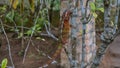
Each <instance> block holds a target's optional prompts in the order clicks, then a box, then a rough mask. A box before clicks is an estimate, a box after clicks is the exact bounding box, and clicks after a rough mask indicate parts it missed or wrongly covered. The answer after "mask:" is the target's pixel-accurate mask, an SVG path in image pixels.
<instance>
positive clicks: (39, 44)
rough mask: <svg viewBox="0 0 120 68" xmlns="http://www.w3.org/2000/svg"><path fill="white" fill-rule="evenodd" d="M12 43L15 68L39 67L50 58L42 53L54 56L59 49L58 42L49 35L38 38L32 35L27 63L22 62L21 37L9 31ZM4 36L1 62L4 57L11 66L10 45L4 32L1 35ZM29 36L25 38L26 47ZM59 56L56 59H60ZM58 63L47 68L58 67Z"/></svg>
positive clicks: (0, 50)
mask: <svg viewBox="0 0 120 68" xmlns="http://www.w3.org/2000/svg"><path fill="white" fill-rule="evenodd" d="M7 35H8V37H9V41H10V45H11V52H12V57H13V61H14V64H15V68H38V67H40V66H42V65H43V64H46V62H47V61H48V60H50V59H48V57H47V56H44V55H42V54H43V53H45V54H46V55H49V56H51V57H52V55H53V54H54V53H55V51H56V49H57V47H58V46H57V42H56V41H55V40H53V39H51V38H49V37H41V38H42V39H43V40H42V39H36V37H32V42H33V43H31V44H30V46H29V49H28V52H27V55H26V59H25V63H24V64H23V63H22V60H23V53H22V52H21V50H22V44H21V39H16V38H12V35H13V33H7ZM0 38H2V46H1V48H0V62H1V61H2V60H3V59H4V58H7V59H8V62H9V63H8V66H11V62H10V59H9V55H8V47H7V41H6V38H5V36H4V35H3V34H2V35H1V36H0ZM28 40H29V38H25V39H24V46H25V48H26V46H27V43H28ZM58 60H59V58H57V59H56V61H58ZM58 62H59V61H58ZM57 66H58V64H52V65H49V66H48V67H47V68H58V67H57Z"/></svg>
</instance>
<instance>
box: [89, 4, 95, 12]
mask: <svg viewBox="0 0 120 68" xmlns="http://www.w3.org/2000/svg"><path fill="white" fill-rule="evenodd" d="M90 8H91V10H92V12H94V11H95V10H96V7H95V4H94V2H90Z"/></svg>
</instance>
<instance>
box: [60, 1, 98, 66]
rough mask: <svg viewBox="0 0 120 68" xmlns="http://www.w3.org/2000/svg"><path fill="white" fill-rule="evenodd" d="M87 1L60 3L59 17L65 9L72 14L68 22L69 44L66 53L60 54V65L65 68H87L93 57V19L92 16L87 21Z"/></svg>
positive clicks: (94, 46) (94, 47)
mask: <svg viewBox="0 0 120 68" xmlns="http://www.w3.org/2000/svg"><path fill="white" fill-rule="evenodd" d="M87 1H88V0H72V1H71V2H68V1H62V2H61V13H60V14H61V15H62V13H63V11H65V10H66V9H67V10H70V11H71V12H72V15H71V19H70V20H69V21H70V24H71V31H70V37H69V43H68V45H67V47H66V50H67V51H65V52H62V56H61V64H62V66H63V67H65V68H89V67H90V63H91V61H92V60H93V58H94V56H95V52H96V45H95V19H94V17H93V16H92V18H91V20H90V21H88V19H87V16H89V14H90V9H88V8H90V7H89V4H88V6H87V7H86V3H89V2H90V1H88V2H87ZM92 2H94V1H92ZM70 6H71V7H70ZM81 8H83V9H81ZM85 8H87V9H85ZM85 11H87V12H85ZM90 15H91V14H90ZM88 18H89V17H88ZM66 52H67V53H66ZM63 53H64V55H66V56H67V58H66V60H65V59H64V58H63ZM64 62H66V63H64ZM66 66H68V67H66Z"/></svg>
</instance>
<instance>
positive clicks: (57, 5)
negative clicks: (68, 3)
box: [46, 0, 60, 11]
mask: <svg viewBox="0 0 120 68" xmlns="http://www.w3.org/2000/svg"><path fill="white" fill-rule="evenodd" d="M52 1H53V0H46V2H47V8H48V9H53V10H54V11H56V10H60V0H54V2H52ZM51 4H53V7H52V8H51V7H50V6H51Z"/></svg>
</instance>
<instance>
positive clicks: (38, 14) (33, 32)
mask: <svg viewBox="0 0 120 68" xmlns="http://www.w3.org/2000/svg"><path fill="white" fill-rule="evenodd" d="M38 18H39V14H38V16H37V18H36V20H35V25H36V23H37V20H38ZM34 31H35V27H34V29H33V30H32V33H31V36H30V39H29V41H28V44H27V47H26V49H25V54H24V57H23V63H24V62H25V57H26V54H27V51H28V48H29V46H30V41H31V38H32V36H33V33H34Z"/></svg>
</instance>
